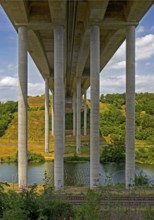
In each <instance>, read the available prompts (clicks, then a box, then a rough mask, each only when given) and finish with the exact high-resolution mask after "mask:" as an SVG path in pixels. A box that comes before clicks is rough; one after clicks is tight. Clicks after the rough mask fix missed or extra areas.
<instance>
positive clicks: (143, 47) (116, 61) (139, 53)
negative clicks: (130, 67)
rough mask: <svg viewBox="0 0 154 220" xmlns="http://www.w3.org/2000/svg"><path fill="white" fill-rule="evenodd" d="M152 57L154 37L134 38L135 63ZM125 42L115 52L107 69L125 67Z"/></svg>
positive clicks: (153, 54)
mask: <svg viewBox="0 0 154 220" xmlns="http://www.w3.org/2000/svg"><path fill="white" fill-rule="evenodd" d="M152 56H154V35H153V34H148V35H145V36H143V37H138V38H136V61H139V60H147V59H149V58H151V57H152ZM125 60H126V42H124V43H123V44H122V45H121V47H120V48H119V49H118V50H117V52H116V53H115V55H114V56H113V58H112V59H111V60H110V61H109V63H108V65H107V66H106V68H107V69H112V70H113V69H115V70H118V69H124V68H125V66H126V63H125Z"/></svg>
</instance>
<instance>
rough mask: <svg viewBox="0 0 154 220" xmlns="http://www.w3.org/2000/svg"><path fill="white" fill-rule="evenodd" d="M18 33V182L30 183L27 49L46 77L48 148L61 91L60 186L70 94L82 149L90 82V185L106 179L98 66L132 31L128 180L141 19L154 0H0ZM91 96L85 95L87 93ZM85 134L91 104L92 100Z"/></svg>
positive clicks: (57, 128) (57, 123) (130, 177)
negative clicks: (101, 170)
mask: <svg viewBox="0 0 154 220" xmlns="http://www.w3.org/2000/svg"><path fill="white" fill-rule="evenodd" d="M0 3H1V5H2V7H3V9H4V10H5V12H6V14H7V15H8V17H9V19H10V20H11V22H12V24H13V26H14V28H15V29H16V31H17V32H18V35H19V59H18V60H19V61H18V66H19V68H18V69H19V124H18V129H19V135H18V136H19V138H18V146H19V149H18V152H19V162H18V164H19V169H18V176H19V186H21V185H23V184H24V185H27V52H29V53H30V55H31V57H32V58H33V60H34V62H35V64H36V66H37V67H38V69H39V71H40V73H41V75H42V76H43V78H44V80H45V88H46V89H45V91H46V102H45V115H46V117H45V122H46V126H45V137H46V144H45V151H46V152H48V148H49V117H48V114H49V104H48V102H49V94H48V92H49V90H51V91H52V94H53V97H54V105H53V106H54V108H53V115H54V120H53V121H54V124H53V128H54V129H53V133H54V137H55V162H54V163H55V164H54V184H55V189H56V190H59V189H63V186H64V172H63V166H64V165H63V164H64V163H63V155H64V143H65V123H64V122H65V102H67V100H69V101H70V102H71V103H72V108H73V113H74V114H73V118H74V126H73V134H74V135H76V151H77V153H80V136H81V116H80V111H81V95H82V94H84V95H85V97H86V90H87V89H88V88H89V86H91V116H90V118H91V119H90V157H91V160H90V186H91V188H95V187H97V186H99V73H100V71H101V70H102V69H103V68H104V67H105V65H106V64H107V63H108V61H109V60H110V59H111V57H112V56H113V54H114V53H115V52H116V50H117V49H118V48H119V46H120V45H121V44H122V42H123V41H124V40H125V39H126V188H129V187H133V185H134V173H135V159H134V158H135V153H134V148H135V117H134V114H135V113H134V112H135V107H134V97H135V96H134V94H135V27H136V26H137V25H138V23H139V21H140V20H141V18H142V17H143V16H144V14H145V13H146V12H147V11H148V9H149V8H150V7H151V6H152V5H153V3H154V0H148V1H147V0H95V1H94V0H42V1H40V0H38V1H36V0H27V1H25V0H20V1H19V0H13V1H11V0H8V1H6V0H0ZM84 103H86V102H85V100H84ZM84 110H85V117H84V118H85V123H84V125H85V130H84V133H85V134H86V105H85V108H84Z"/></svg>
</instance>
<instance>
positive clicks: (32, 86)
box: [28, 83, 44, 96]
mask: <svg viewBox="0 0 154 220" xmlns="http://www.w3.org/2000/svg"><path fill="white" fill-rule="evenodd" d="M42 94H44V83H28V95H29V96H36V95H42Z"/></svg>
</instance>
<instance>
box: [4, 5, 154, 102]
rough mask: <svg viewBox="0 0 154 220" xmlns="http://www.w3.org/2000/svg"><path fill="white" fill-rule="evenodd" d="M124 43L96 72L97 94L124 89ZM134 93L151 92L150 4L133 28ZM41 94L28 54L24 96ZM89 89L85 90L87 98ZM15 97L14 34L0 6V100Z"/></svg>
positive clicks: (153, 31)
mask: <svg viewBox="0 0 154 220" xmlns="http://www.w3.org/2000/svg"><path fill="white" fill-rule="evenodd" d="M125 47H126V43H125V42H124V43H123V44H122V45H121V47H120V48H119V49H118V50H117V52H116V53H115V54H114V56H113V57H112V59H111V60H110V61H109V63H108V64H107V65H106V67H105V68H104V69H103V70H102V71H101V73H100V94H102V93H103V94H108V93H124V92H125ZM136 92H153V93H154V6H152V7H151V9H150V10H149V11H148V12H147V13H146V15H145V16H144V17H143V19H142V20H141V21H140V24H139V25H138V27H137V28H136ZM42 94H44V80H43V78H42V76H41V74H40V73H39V71H38V70H37V68H36V66H35V64H34V62H33V61H32V59H31V57H30V56H29V55H28V95H29V96H35V95H42ZM89 94H90V89H88V97H89ZM17 99H18V37H17V33H16V31H15V30H14V27H13V26H12V24H11V23H10V21H9V19H8V18H7V16H6V14H5V12H4V11H3V9H2V8H1V6H0V101H1V102H6V101H7V100H17Z"/></svg>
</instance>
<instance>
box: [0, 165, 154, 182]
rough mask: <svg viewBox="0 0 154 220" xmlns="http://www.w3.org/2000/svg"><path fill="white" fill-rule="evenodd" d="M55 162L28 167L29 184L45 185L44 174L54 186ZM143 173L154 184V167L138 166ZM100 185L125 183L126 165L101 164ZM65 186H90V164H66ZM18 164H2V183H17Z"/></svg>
mask: <svg viewBox="0 0 154 220" xmlns="http://www.w3.org/2000/svg"><path fill="white" fill-rule="evenodd" d="M53 168H54V163H53V162H45V163H42V164H29V165H28V183H29V184H34V183H36V184H43V179H44V173H45V171H46V172H47V176H48V178H49V179H50V182H51V184H52V185H53ZM141 171H142V172H143V175H146V176H147V177H148V179H149V184H154V165H137V166H136V174H139V173H140V172H141ZM99 173H100V183H101V185H104V184H109V183H112V184H115V183H123V182H124V179H125V166H124V164H123V163H122V164H116V163H108V164H105V165H102V164H100V167H99ZM64 177H65V185H67V186H68V185H69V186H80V185H89V183H90V164H89V162H85V163H65V166H64ZM17 179H18V177H17V164H7V163H4V164H0V182H9V183H12V182H14V183H16V182H17Z"/></svg>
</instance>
